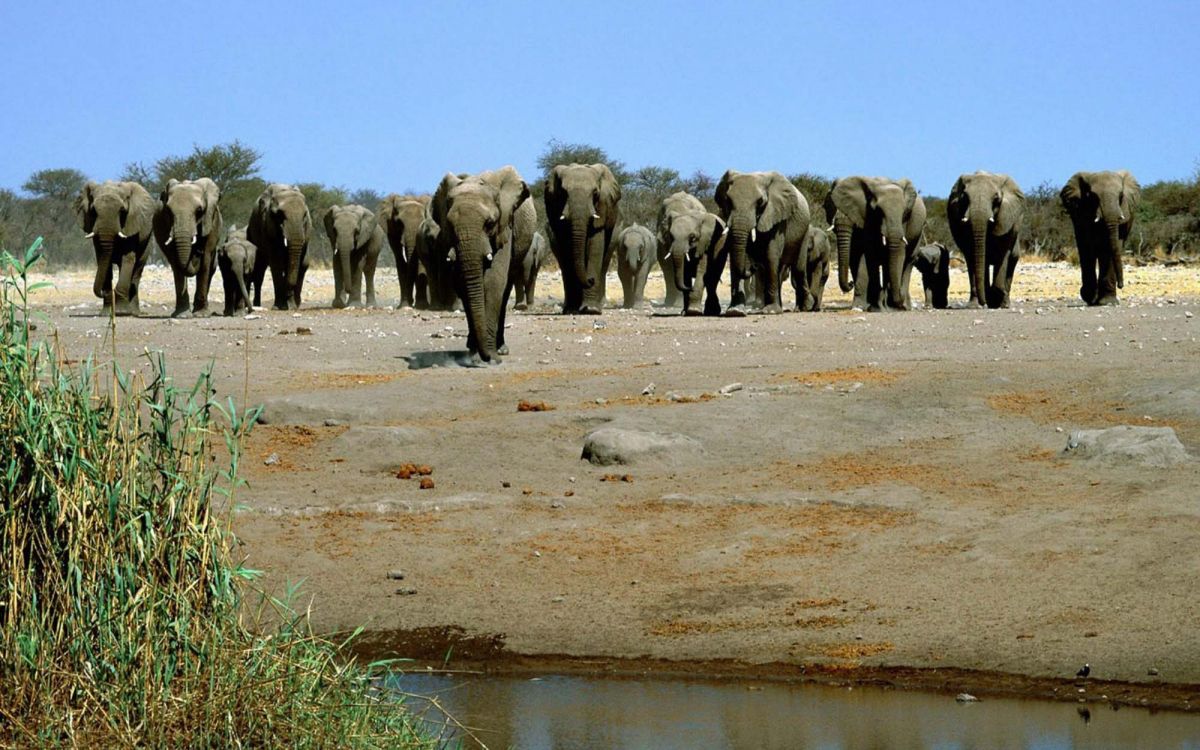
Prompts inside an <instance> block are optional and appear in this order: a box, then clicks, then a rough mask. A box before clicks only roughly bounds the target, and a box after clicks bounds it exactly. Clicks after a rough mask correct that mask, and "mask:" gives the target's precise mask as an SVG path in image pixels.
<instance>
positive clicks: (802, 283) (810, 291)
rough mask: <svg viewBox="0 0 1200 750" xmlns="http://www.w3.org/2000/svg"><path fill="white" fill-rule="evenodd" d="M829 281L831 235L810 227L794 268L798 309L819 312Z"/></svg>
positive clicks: (794, 287) (793, 281) (794, 288)
mask: <svg viewBox="0 0 1200 750" xmlns="http://www.w3.org/2000/svg"><path fill="white" fill-rule="evenodd" d="M827 281H829V235H828V234H826V233H825V230H824V229H818V228H817V227H813V226H810V227H809V228H808V233H807V234H806V235H805V236H804V242H803V244H801V245H800V251H799V252H798V253H797V254H796V263H795V265H794V266H793V267H792V289H793V290H794V291H795V292H796V309H797V310H800V311H802V312H818V311H820V309H821V300H822V299H824V297H825V282H827Z"/></svg>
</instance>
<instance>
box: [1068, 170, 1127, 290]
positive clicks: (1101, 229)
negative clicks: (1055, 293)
mask: <svg viewBox="0 0 1200 750" xmlns="http://www.w3.org/2000/svg"><path fill="white" fill-rule="evenodd" d="M1059 197H1060V198H1061V199H1062V204H1063V208H1065V209H1066V211H1067V213H1068V214H1069V215H1070V216H1071V223H1072V224H1074V226H1075V238H1076V244H1079V245H1090V247H1089V248H1084V247H1080V248H1079V250H1080V256H1081V265H1082V259H1083V255H1084V253H1085V252H1088V253H1089V254H1090V255H1091V256H1092V257H1097V256H1099V255H1100V254H1103V255H1104V256H1105V258H1106V259H1107V264H1109V265H1110V267H1111V269H1112V272H1113V275H1114V276H1115V286H1116V288H1118V289H1121V288H1124V286H1125V273H1124V262H1123V259H1122V257H1121V254H1122V250H1123V247H1124V244H1125V239H1126V238H1127V237H1128V236H1129V231H1130V230H1131V229H1132V228H1133V218H1134V212H1135V211H1136V210H1137V205H1138V202H1139V200H1140V199H1141V186H1140V185H1139V184H1138V181H1137V180H1136V179H1134V177H1133V175H1132V174H1130V173H1129V172H1127V171H1125V170H1120V171H1116V172H1076V173H1075V174H1074V175H1072V176H1071V179H1069V180H1067V184H1066V185H1064V186H1063V189H1062V192H1061V193H1059ZM1104 265H1106V264H1102V267H1104ZM1085 278H1086V276H1085ZM1084 286H1085V287H1086V286H1087V284H1086V283H1085V284H1084ZM1111 291H1112V290H1110V289H1105V290H1104V291H1103V292H1102V293H1108V292H1111ZM1090 293H1091V294H1094V293H1095V291H1094V290H1091V292H1090ZM1083 294H1084V297H1085V300H1086V301H1087V302H1089V303H1092V302H1095V301H1096V300H1094V299H1087V297H1088V296H1090V295H1089V290H1084V291H1083Z"/></svg>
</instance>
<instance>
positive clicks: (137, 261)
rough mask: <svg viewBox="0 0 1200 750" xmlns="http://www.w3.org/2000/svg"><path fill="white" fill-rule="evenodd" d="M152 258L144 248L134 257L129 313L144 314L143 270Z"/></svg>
mask: <svg viewBox="0 0 1200 750" xmlns="http://www.w3.org/2000/svg"><path fill="white" fill-rule="evenodd" d="M149 259H150V253H149V252H147V251H146V248H143V249H142V251H141V252H140V253H138V254H137V255H136V256H135V257H134V259H133V271H132V272H131V273H130V275H129V307H128V310H129V314H130V315H141V314H142V298H141V288H142V271H143V270H144V269H145V268H146V261H147V260H149Z"/></svg>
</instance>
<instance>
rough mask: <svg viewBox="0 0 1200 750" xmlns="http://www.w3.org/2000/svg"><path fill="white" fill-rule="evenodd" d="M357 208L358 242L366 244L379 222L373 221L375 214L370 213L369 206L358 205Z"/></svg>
mask: <svg viewBox="0 0 1200 750" xmlns="http://www.w3.org/2000/svg"><path fill="white" fill-rule="evenodd" d="M358 208H359V212H358V244H359V245H366V244H367V243H368V242H370V241H371V237H372V236H373V235H374V234H375V229H376V227H378V226H379V222H378V221H375V214H373V213H371V210H370V209H369V208H366V207H364V206H359V207H358Z"/></svg>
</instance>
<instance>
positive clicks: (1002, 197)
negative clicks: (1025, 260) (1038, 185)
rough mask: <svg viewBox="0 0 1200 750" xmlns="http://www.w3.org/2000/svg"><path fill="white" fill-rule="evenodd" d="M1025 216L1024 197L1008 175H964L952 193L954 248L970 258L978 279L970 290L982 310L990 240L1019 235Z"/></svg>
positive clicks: (950, 210) (950, 214)
mask: <svg viewBox="0 0 1200 750" xmlns="http://www.w3.org/2000/svg"><path fill="white" fill-rule="evenodd" d="M1024 214H1025V194H1024V193H1022V192H1021V189H1020V188H1019V187H1017V183H1016V182H1014V181H1013V179H1012V178H1011V177H1009V176H1008V175H1006V174H992V173H991V172H975V173H974V174H964V175H962V176H961V177H959V178H958V181H957V182H955V183H954V187H953V188H952V189H951V190H950V198H949V200H948V201H947V202H946V219H947V221H948V222H949V223H950V230H951V233H952V234H953V235H954V242H955V244H956V245H958V247H959V249H960V250H961V251H962V252H963V254H964V255H966V254H967V253H970V254H971V256H970V260H971V269H972V271H973V273H974V276H975V278H974V279H972V280H971V286H972V288H973V289H975V290H976V294H977V295H978V297H977V301H978V303H979V304H980V306H982V307H987V295H986V293H985V290H986V283H987V264H986V260H987V240H988V237H1004V236H1006V235H1010V234H1012V233H1014V232H1017V231H1019V229H1020V226H1021V218H1022V217H1023V216H1024Z"/></svg>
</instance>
